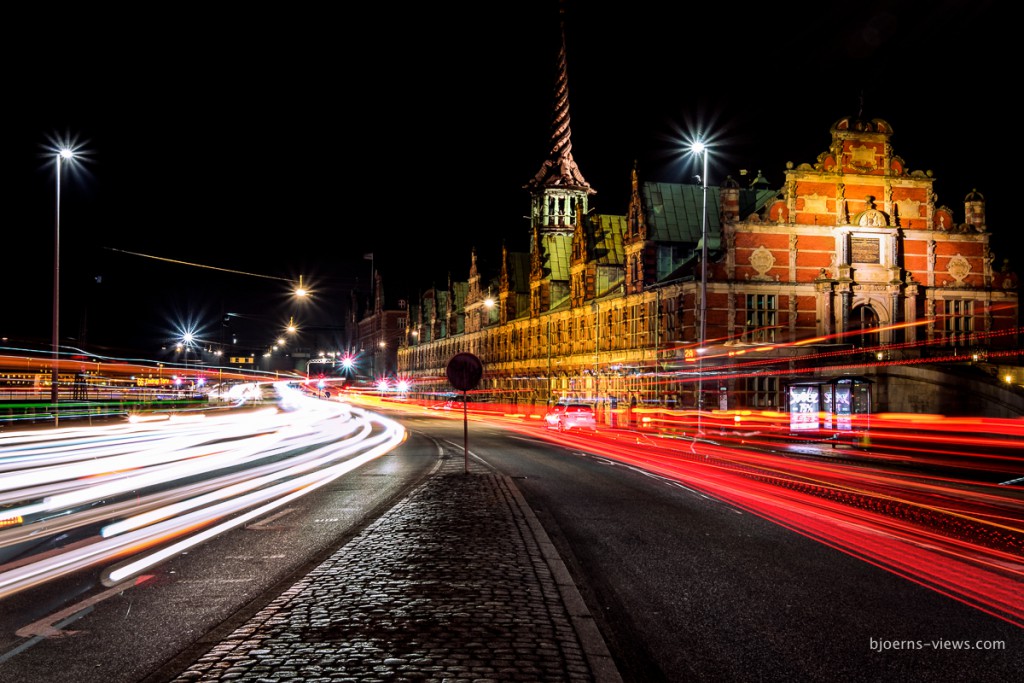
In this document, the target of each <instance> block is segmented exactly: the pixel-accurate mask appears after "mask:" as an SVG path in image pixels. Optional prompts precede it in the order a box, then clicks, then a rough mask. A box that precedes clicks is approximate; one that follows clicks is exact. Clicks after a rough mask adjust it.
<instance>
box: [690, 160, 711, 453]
mask: <svg viewBox="0 0 1024 683" xmlns="http://www.w3.org/2000/svg"><path fill="white" fill-rule="evenodd" d="M693 152H694V153H695V154H700V155H701V156H703V157H704V172H703V173H701V176H700V184H701V195H702V197H701V212H700V213H701V216H700V327H699V328H698V329H699V332H698V337H697V340H698V345H697V433H698V434H702V433H703V417H702V415H701V413H702V412H703V409H704V361H703V357H704V344H705V342H706V341H707V329H708V328H707V321H708V147H707V145H706V144H704V142H702V141H700V140H698V141H697V142H694V143H693Z"/></svg>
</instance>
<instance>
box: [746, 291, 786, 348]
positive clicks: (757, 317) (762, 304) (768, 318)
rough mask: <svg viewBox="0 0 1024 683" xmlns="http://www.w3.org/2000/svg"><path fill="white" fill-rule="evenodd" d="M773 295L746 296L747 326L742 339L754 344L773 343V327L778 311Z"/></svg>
mask: <svg viewBox="0 0 1024 683" xmlns="http://www.w3.org/2000/svg"><path fill="white" fill-rule="evenodd" d="M776 305H777V303H776V298H775V295H774V294H748V295H747V325H746V329H745V330H744V337H745V338H746V340H747V341H749V342H751V343H754V344H764V343H770V342H774V341H775V326H776V317H777V315H778V311H777V310H776Z"/></svg>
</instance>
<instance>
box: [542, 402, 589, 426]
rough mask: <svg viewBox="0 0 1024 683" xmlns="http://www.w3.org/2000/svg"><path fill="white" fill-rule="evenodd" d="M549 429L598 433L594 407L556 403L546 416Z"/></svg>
mask: <svg viewBox="0 0 1024 683" xmlns="http://www.w3.org/2000/svg"><path fill="white" fill-rule="evenodd" d="M544 419H545V421H546V422H547V428H548V429H556V430H558V431H560V432H568V431H572V430H574V429H586V430H588V431H592V432H593V431H597V418H596V417H595V415H594V406H592V405H590V404H589V403H556V404H555V405H553V406H551V408H550V409H549V410H548V412H547V415H545V416H544Z"/></svg>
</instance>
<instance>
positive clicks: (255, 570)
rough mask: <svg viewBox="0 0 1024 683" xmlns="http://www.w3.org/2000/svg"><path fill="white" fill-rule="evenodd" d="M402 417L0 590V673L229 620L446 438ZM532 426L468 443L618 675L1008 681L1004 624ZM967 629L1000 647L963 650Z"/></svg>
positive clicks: (127, 673) (80, 678) (109, 654)
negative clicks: (169, 538) (520, 504)
mask: <svg viewBox="0 0 1024 683" xmlns="http://www.w3.org/2000/svg"><path fill="white" fill-rule="evenodd" d="M393 416H394V415H393ZM402 421H403V422H404V424H405V425H406V427H407V429H408V430H409V433H410V438H409V439H408V440H407V441H406V442H405V443H404V444H403V445H401V446H399V447H398V448H397V449H396V450H395V451H393V452H392V453H390V454H388V455H386V456H383V457H381V458H378V459H377V460H375V461H373V462H371V463H369V464H367V465H365V466H363V467H361V468H359V469H357V470H355V471H353V472H352V473H350V474H349V475H346V476H344V477H342V478H340V479H339V480H337V481H336V482H334V483H333V484H332V485H330V486H327V487H324V489H322V490H320V491H318V492H316V493H314V494H311V495H310V496H307V497H305V498H302V499H299V500H297V501H295V502H294V503H293V504H291V505H289V507H288V508H287V510H286V511H285V510H282V511H281V513H282V514H276V515H271V516H269V517H268V518H266V519H263V520H260V521H259V522H256V523H253V524H250V525H248V526H247V527H245V528H240V529H237V530H235V531H232V532H229V533H227V534H225V535H223V536H221V537H218V538H216V539H214V540H212V541H210V542H208V543H206V544H204V545H203V546H200V547H198V548H195V549H194V550H192V551H190V552H189V553H187V554H185V555H181V556H178V557H176V558H174V559H173V560H171V561H168V562H166V563H164V564H163V565H161V566H160V567H159V568H158V569H157V570H156V571H154V572H151V574H153V578H151V579H149V580H147V581H146V582H144V583H142V584H140V585H139V586H137V587H136V588H134V589H132V590H129V591H116V592H113V593H106V592H105V591H106V589H104V588H103V587H102V586H100V585H98V583H97V580H96V579H97V577H96V575H95V573H92V572H83V573H81V574H79V575H76V576H75V577H72V578H69V579H66V580H62V581H59V582H57V583H54V584H48V585H47V586H44V587H41V588H39V589H34V590H31V591H28V592H24V593H20V594H18V595H15V596H12V597H10V598H7V599H5V600H3V601H2V602H0V657H3V658H4V659H3V660H2V661H0V680H3V681H4V683H36V682H37V681H39V682H41V681H47V683H63V682H64V681H67V682H68V683H72V682H73V683H93V682H94V681H95V682H97V683H98V682H99V681H103V683H136V682H137V681H139V680H141V679H142V678H143V677H144V676H145V675H148V674H149V673H151V672H152V671H153V669H154V668H155V667H159V666H160V665H161V664H162V663H166V662H168V661H170V660H172V659H174V658H175V657H177V656H179V655H181V654H182V653H185V658H186V659H187V657H188V655H189V654H190V653H191V652H192V651H193V650H194V647H195V645H196V643H197V642H199V641H200V640H201V639H203V638H206V639H208V638H209V634H210V632H211V631H213V632H214V634H213V635H214V636H216V633H227V632H229V631H230V629H231V628H232V627H233V626H234V625H236V624H238V623H241V622H242V621H243V620H244V619H246V618H247V617H248V616H250V615H251V614H253V613H255V611H257V610H258V609H259V608H260V607H262V606H263V605H265V604H266V603H267V602H269V600H270V599H272V598H273V597H275V596H276V595H277V594H278V593H279V592H280V591H281V590H283V589H284V588H286V587H287V586H289V585H291V584H292V583H293V582H294V580H295V579H296V578H297V577H298V576H301V575H303V574H304V573H305V572H306V571H308V570H309V569H311V568H312V567H313V566H315V565H316V564H317V563H318V562H319V561H320V560H321V559H322V558H323V557H324V556H325V555H327V554H329V553H330V551H331V550H333V549H334V548H337V547H338V546H339V545H341V544H343V543H344V542H345V541H346V540H347V538H350V537H351V536H352V535H353V534H354V533H355V532H356V531H357V530H358V529H360V528H362V527H363V526H365V525H366V524H367V523H369V521H371V520H372V519H373V517H374V515H376V514H377V513H379V512H381V511H383V510H385V509H387V508H388V507H390V505H391V504H393V502H394V501H395V500H397V499H398V498H399V497H401V496H402V495H404V493H405V492H407V491H408V490H409V489H410V487H411V486H412V485H414V484H415V482H417V481H419V480H420V478H421V477H422V476H424V474H425V473H426V472H427V471H428V470H429V469H430V467H431V466H432V465H433V464H434V463H435V462H436V458H437V455H438V448H437V443H438V442H447V443H448V444H449V446H451V445H453V444H454V445H456V446H459V447H461V446H462V444H463V436H464V433H463V428H462V423H461V421H458V420H452V419H445V418H440V417H433V416H422V417H411V418H402ZM542 435H543V432H540V431H538V432H537V433H536V434H535V435H530V434H519V433H514V432H509V431H508V430H506V429H505V428H503V427H501V426H496V425H488V424H485V423H479V422H473V423H471V425H470V430H469V448H470V453H471V456H472V457H473V461H474V464H479V465H482V466H489V467H492V468H494V469H495V470H497V471H499V472H501V473H503V474H506V475H509V476H511V477H512V478H513V480H514V482H515V483H516V485H517V487H518V488H519V489H520V491H521V492H522V494H523V496H524V497H525V499H526V501H527V502H528V503H529V504H530V507H531V508H532V509H533V511H534V512H535V514H536V515H537V517H538V518H539V519H540V521H541V523H542V524H543V525H544V527H545V530H546V531H547V533H548V535H549V536H550V538H551V539H552V541H553V542H554V544H555V546H556V547H557V549H558V551H559V554H560V555H561V557H562V559H563V561H564V562H565V563H566V564H567V565H568V567H569V569H570V572H571V573H572V574H573V577H574V579H575V580H576V584H577V586H578V588H579V590H580V592H581V594H582V595H583V597H584V599H585V600H586V602H587V604H588V606H589V607H590V612H591V613H592V614H593V615H594V616H595V618H596V619H597V622H598V625H599V627H600V629H601V631H602V634H603V635H604V637H605V639H606V641H607V643H608V646H609V648H610V649H611V652H612V655H613V657H614V658H615V660H616V663H617V664H618V666H619V669H620V672H621V673H622V676H623V679H624V680H626V681H637V682H643V683H658V682H660V681H667V682H673V683H675V682H677V681H688V682H689V681H749V680H765V681H784V680H785V681H789V680H799V681H834V680H845V681H879V680H884V681H889V680H914V681H961V680H963V681H1004V680H1005V681H1010V680H1017V678H1018V676H1019V672H1020V671H1021V669H1022V665H1024V633H1022V630H1021V629H1020V628H1018V627H1016V626H1013V625H1010V624H1008V623H1007V622H1005V621H1002V620H1000V619H997V618H995V617H991V616H989V615H987V614H985V613H983V612H981V611H979V610H977V609H975V608H972V607H969V606H966V605H964V604H962V603H960V602H958V601H956V600H954V599H952V598H948V597H945V596H943V595H941V594H939V593H937V592H935V591H933V590H930V589H928V588H926V587H924V586H921V585H918V584H917V583H914V582H912V581H909V580H907V579H904V578H901V577H899V576H896V575H894V574H892V573H890V572H887V571H884V570H883V569H880V568H878V567H876V566H874V565H872V564H871V563H869V562H866V561H864V560H862V559H859V558H856V557H852V556H851V555H848V554H846V553H844V552H841V551H839V550H837V549H834V548H832V547H830V546H828V545H825V544H823V543H821V542H819V541H816V540H813V539H811V538H808V537H806V536H804V535H801V534H800V533H797V532H795V531H792V530H790V529H788V528H786V527H784V526H780V525H779V524H776V523H774V522H772V521H769V520H766V519H763V518H761V517H759V516H757V515H754V514H751V513H749V512H746V511H744V510H741V509H738V508H736V507H734V506H732V505H729V504H726V503H723V502H721V501H720V500H717V499H715V498H714V497H711V496H708V495H705V494H703V493H701V492H699V491H697V490H695V489H693V488H689V487H687V486H686V485H685V484H680V483H678V482H672V481H668V480H666V479H663V478H661V477H659V476H656V475H651V474H649V473H644V472H641V471H638V470H636V469H633V468H631V467H627V466H623V465H621V464H617V463H614V462H612V461H609V460H607V459H605V458H602V457H597V456H593V455H588V454H587V453H585V452H583V451H581V450H578V449H574V448H570V447H565V446H564V445H553V444H551V443H549V442H547V441H546V440H545V439H544V438H542ZM181 577H189V578H188V579H187V580H182V579H181ZM98 598H102V599H98ZM89 600H96V602H94V603H93V604H92V605H91V606H88V607H87V608H86V609H84V610H83V609H82V607H83V606H84V605H85V603H86V601H89ZM61 612H67V613H68V614H74V615H75V621H73V622H72V623H68V624H66V625H64V626H63V627H62V630H63V631H64V632H65V633H66V635H64V636H61V637H57V638H52V637H51V638H48V637H45V636H44V635H39V636H31V635H28V636H26V635H24V634H26V633H28V632H29V631H30V630H31V628H33V625H35V626H34V628H36V629H37V631H38V629H39V628H40V627H39V624H46V623H53V617H54V615H56V614H59V613H61ZM129 615H131V619H129V618H128V617H129ZM126 624H130V628H127V627H126ZM26 629H28V630H26ZM19 633H21V634H22V635H18V634H19ZM979 641H986V642H988V643H992V644H994V645H995V646H996V647H998V648H999V649H995V650H980V649H970V650H965V649H962V647H963V644H964V643H967V644H969V645H970V646H971V647H972V648H973V647H975V646H976V644H978V643H979ZM896 643H898V644H899V645H900V647H899V648H898V649H897V648H895V647H894V644H896ZM958 644H959V645H958ZM196 651H198V650H196ZM112 670H113V671H116V672H117V675H116V677H112V676H111V675H110V672H111V671H112Z"/></svg>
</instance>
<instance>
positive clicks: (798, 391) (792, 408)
mask: <svg viewBox="0 0 1024 683" xmlns="http://www.w3.org/2000/svg"><path fill="white" fill-rule="evenodd" d="M789 428H790V429H793V430H799V429H817V428H818V387H790V388H789Z"/></svg>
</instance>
